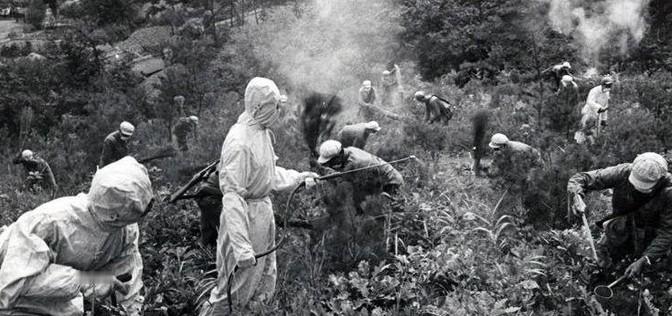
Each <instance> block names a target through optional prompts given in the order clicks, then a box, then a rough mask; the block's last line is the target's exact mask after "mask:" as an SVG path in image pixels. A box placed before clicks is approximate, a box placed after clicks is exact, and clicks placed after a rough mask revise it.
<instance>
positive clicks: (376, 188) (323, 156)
mask: <svg viewBox="0 0 672 316" xmlns="http://www.w3.org/2000/svg"><path fill="white" fill-rule="evenodd" d="M317 162H318V163H319V164H320V165H321V166H323V167H328V168H331V169H333V170H335V171H338V172H348V171H352V170H355V169H360V168H367V167H375V168H371V169H368V170H362V171H361V172H353V173H351V174H347V175H346V176H345V177H344V178H345V180H346V181H348V182H350V183H352V184H353V187H354V188H355V190H354V192H353V195H354V196H353V200H354V203H355V207H356V208H357V210H358V211H359V212H360V213H361V212H362V209H361V203H362V202H363V201H364V200H365V199H366V197H367V196H369V195H373V194H377V193H385V194H387V195H388V196H392V195H395V194H396V193H397V190H398V189H399V187H400V186H402V185H403V184H404V178H403V176H402V175H401V173H399V171H397V169H395V168H394V167H392V165H390V164H388V163H387V162H386V161H385V160H383V159H380V158H378V157H377V156H375V155H372V154H370V153H368V152H366V151H364V150H361V149H359V148H357V147H345V148H343V146H342V144H341V142H339V141H336V140H328V141H325V142H324V143H322V145H320V157H319V158H318V159H317Z"/></svg>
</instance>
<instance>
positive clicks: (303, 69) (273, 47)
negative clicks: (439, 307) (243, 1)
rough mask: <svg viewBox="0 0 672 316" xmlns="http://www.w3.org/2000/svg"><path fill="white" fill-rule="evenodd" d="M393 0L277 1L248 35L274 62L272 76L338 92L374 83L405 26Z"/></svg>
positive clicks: (297, 86)
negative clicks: (287, 3) (294, 3)
mask: <svg viewBox="0 0 672 316" xmlns="http://www.w3.org/2000/svg"><path fill="white" fill-rule="evenodd" d="M390 2H391V1H389V0H368V1H359V0H339V1H334V0H312V1H308V2H306V3H305V4H304V5H302V6H301V7H300V8H299V13H298V14H297V12H296V9H295V8H294V7H293V6H280V7H275V8H272V9H270V10H269V12H268V19H267V22H266V23H261V24H259V25H255V26H252V27H250V29H249V33H247V35H245V36H247V37H248V39H247V40H248V41H251V45H249V47H251V49H253V50H254V54H255V55H256V56H257V58H258V59H260V60H263V61H267V62H269V63H270V64H271V65H272V72H273V73H271V74H269V76H273V77H274V78H277V79H281V80H280V81H284V82H282V83H284V84H285V86H286V87H289V88H295V89H300V90H304V91H319V92H324V93H337V92H339V91H343V90H344V89H352V88H353V87H359V85H360V84H361V82H362V81H363V80H367V79H368V80H372V81H373V82H374V84H376V82H377V81H379V79H380V72H381V71H382V70H383V69H382V65H385V64H386V63H387V62H389V61H390V59H392V58H393V56H394V53H395V45H396V36H397V34H399V33H400V32H401V30H402V29H401V27H400V25H399V16H398V15H399V12H398V10H394V8H393V7H391V6H392V4H391V3H390ZM355 91H356V90H355ZM340 94H341V93H339V95H340Z"/></svg>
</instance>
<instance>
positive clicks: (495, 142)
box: [488, 133, 509, 148]
mask: <svg viewBox="0 0 672 316" xmlns="http://www.w3.org/2000/svg"><path fill="white" fill-rule="evenodd" d="M508 142H509V138H508V137H506V135H504V134H502V133H497V134H495V135H492V138H490V144H488V146H490V148H500V147H502V146H505V145H506V144H507V143H508Z"/></svg>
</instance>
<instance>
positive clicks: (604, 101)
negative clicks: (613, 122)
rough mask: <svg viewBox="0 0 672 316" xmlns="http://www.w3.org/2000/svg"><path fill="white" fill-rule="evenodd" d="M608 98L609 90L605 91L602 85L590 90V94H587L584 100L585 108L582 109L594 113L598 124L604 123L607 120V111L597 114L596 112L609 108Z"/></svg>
mask: <svg viewBox="0 0 672 316" xmlns="http://www.w3.org/2000/svg"><path fill="white" fill-rule="evenodd" d="M609 98H610V92H609V90H605V89H604V88H603V87H602V85H599V86H597V87H594V88H592V89H590V92H588V97H587V98H586V106H587V107H584V109H586V110H585V111H588V110H590V111H592V112H594V113H595V114H596V115H597V116H598V117H599V122H602V121H606V120H607V119H608V114H607V113H608V112H609V111H604V112H602V113H598V110H601V109H604V108H607V107H608V106H609ZM582 114H583V113H582ZM598 124H599V123H598Z"/></svg>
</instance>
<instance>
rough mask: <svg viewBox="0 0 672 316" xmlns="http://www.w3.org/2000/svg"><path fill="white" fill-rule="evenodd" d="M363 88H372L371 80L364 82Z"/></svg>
mask: <svg viewBox="0 0 672 316" xmlns="http://www.w3.org/2000/svg"><path fill="white" fill-rule="evenodd" d="M362 86H364V87H365V88H371V80H364V82H362Z"/></svg>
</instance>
